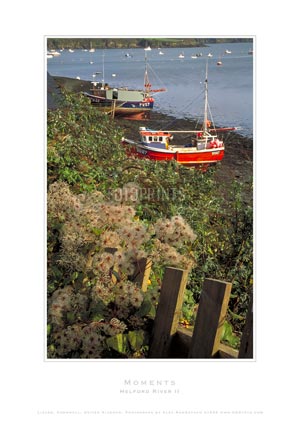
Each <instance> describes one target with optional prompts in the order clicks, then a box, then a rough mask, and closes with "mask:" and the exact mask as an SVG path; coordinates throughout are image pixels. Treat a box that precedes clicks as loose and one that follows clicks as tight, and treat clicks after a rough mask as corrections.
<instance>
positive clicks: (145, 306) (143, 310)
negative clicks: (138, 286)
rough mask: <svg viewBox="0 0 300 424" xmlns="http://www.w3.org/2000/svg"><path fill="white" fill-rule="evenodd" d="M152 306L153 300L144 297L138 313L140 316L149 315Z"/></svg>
mask: <svg viewBox="0 0 300 424" xmlns="http://www.w3.org/2000/svg"><path fill="white" fill-rule="evenodd" d="M152 306H153V305H152V302H151V301H150V300H149V299H144V300H143V303H142V304H141V307H140V309H139V310H138V311H137V313H136V315H137V316H138V317H140V318H142V317H144V316H146V315H148V314H149V313H150V312H151V309H152Z"/></svg>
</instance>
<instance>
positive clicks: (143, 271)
mask: <svg viewBox="0 0 300 424" xmlns="http://www.w3.org/2000/svg"><path fill="white" fill-rule="evenodd" d="M151 266H152V261H151V259H149V258H142V259H140V260H139V261H138V262H137V264H136V268H135V272H134V274H133V281H134V282H135V283H136V284H137V285H138V286H139V287H140V288H141V290H142V291H143V292H146V291H147V289H148V281H149V277H150V272H151Z"/></svg>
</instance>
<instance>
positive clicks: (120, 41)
mask: <svg viewBox="0 0 300 424" xmlns="http://www.w3.org/2000/svg"><path fill="white" fill-rule="evenodd" d="M251 41H253V40H252V38H48V39H47V48H48V49H49V50H50V49H62V48H65V49H90V48H98V49H111V48H113V49H115V48H126V49H128V48H145V47H147V46H151V47H153V48H157V47H165V48H166V47H179V48H180V47H205V46H206V45H208V44H215V43H243V42H251Z"/></svg>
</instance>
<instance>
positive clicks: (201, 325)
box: [189, 279, 232, 358]
mask: <svg viewBox="0 0 300 424" xmlns="http://www.w3.org/2000/svg"><path fill="white" fill-rule="evenodd" d="M231 287H232V284H231V283H226V282H224V281H219V280H212V279H207V280H205V281H204V284H203V290H202V293H201V296H200V300H199V307H198V313H197V317H196V322H195V326H194V332H193V337H192V343H191V348H190V352H189V358H211V357H212V356H214V355H215V354H216V352H217V351H218V350H219V346H220V339H221V332H222V326H223V324H224V321H225V318H226V312H227V307H228V302H229V296H230V292H231Z"/></svg>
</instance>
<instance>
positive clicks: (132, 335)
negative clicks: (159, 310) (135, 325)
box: [128, 330, 146, 352]
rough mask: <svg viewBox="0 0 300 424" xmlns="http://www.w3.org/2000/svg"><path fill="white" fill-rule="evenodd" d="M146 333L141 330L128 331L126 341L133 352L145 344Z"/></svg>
mask: <svg viewBox="0 0 300 424" xmlns="http://www.w3.org/2000/svg"><path fill="white" fill-rule="evenodd" d="M145 336H146V333H145V332H144V331H143V330H136V331H129V333H128V341H129V343H130V346H131V348H132V350H134V351H135V352H136V351H138V350H140V349H141V348H142V346H143V345H144V344H146V340H145V339H146V337H145Z"/></svg>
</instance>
